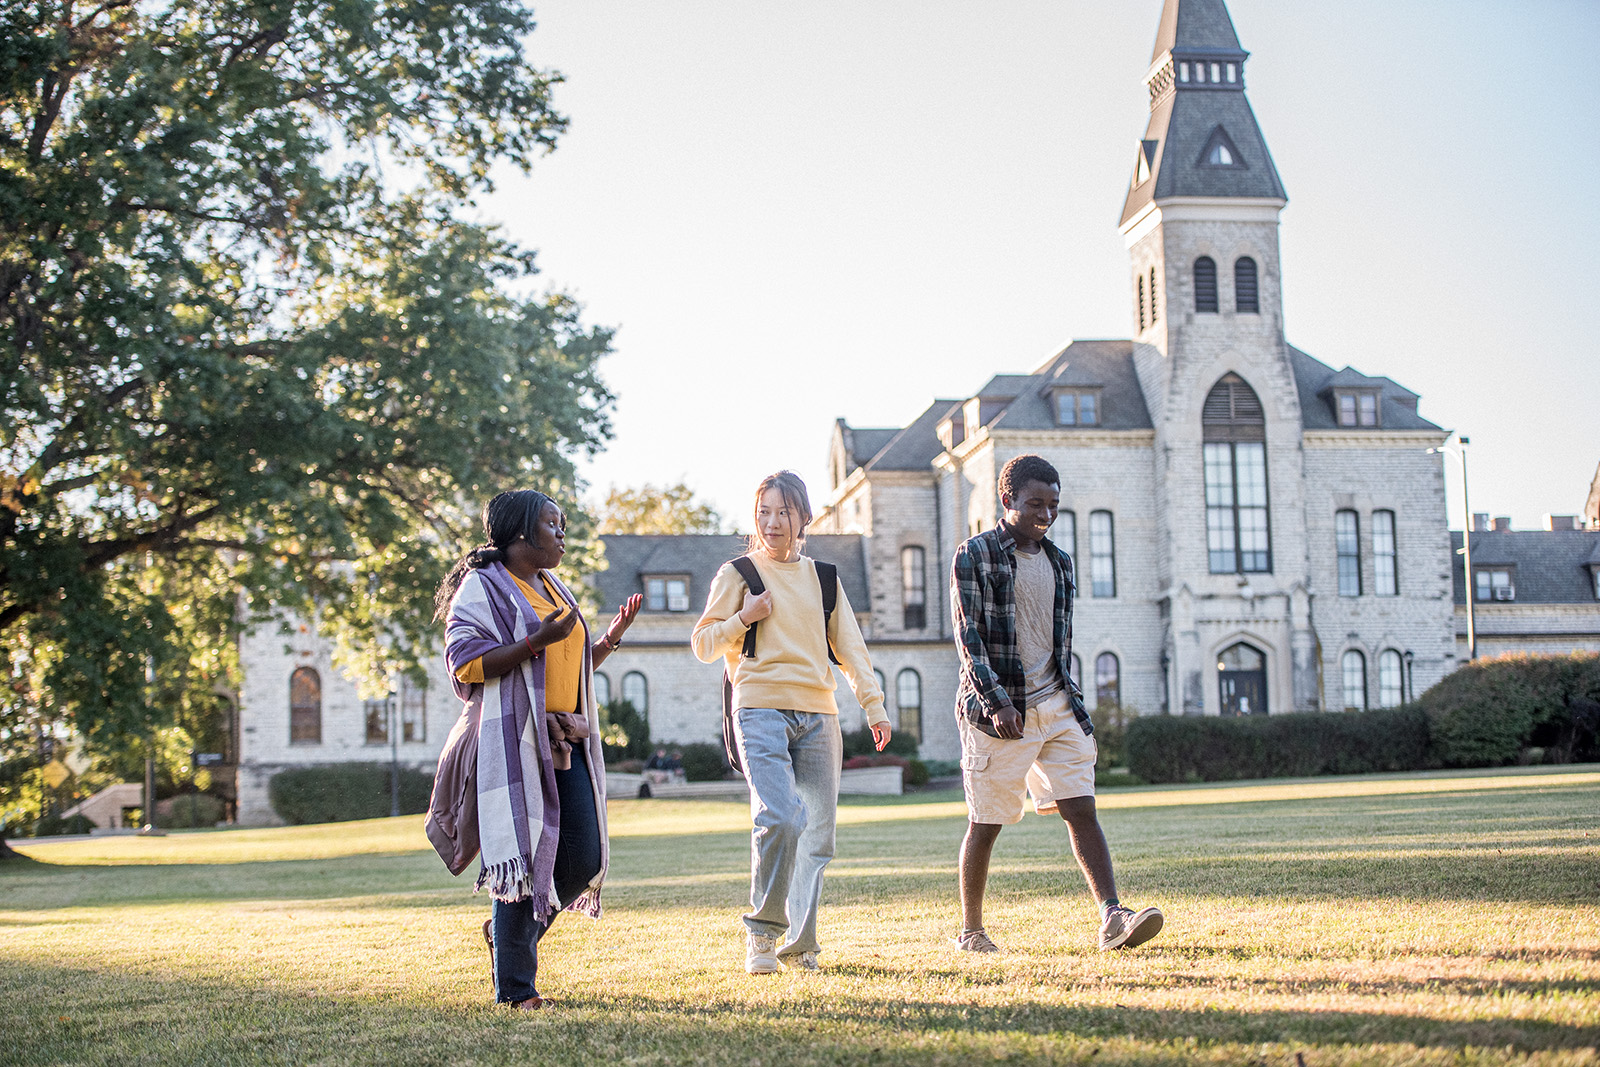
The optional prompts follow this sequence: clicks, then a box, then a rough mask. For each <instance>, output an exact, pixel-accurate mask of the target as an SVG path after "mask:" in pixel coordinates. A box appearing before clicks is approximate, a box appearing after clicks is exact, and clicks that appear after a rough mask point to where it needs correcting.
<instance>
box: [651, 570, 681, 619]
mask: <svg viewBox="0 0 1600 1067" xmlns="http://www.w3.org/2000/svg"><path fill="white" fill-rule="evenodd" d="M644 606H645V610H647V611H688V610H689V579H688V578H687V577H686V576H683V575H670V576H669V575H660V576H651V577H648V578H646V579H645V580H644Z"/></svg>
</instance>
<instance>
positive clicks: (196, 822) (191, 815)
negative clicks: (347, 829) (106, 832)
mask: <svg viewBox="0 0 1600 1067" xmlns="http://www.w3.org/2000/svg"><path fill="white" fill-rule="evenodd" d="M222 811H223V808H222V801H220V800H218V799H217V798H216V797H214V796H211V795H209V794H207V793H185V794H184V795H182V796H176V797H169V798H168V799H166V800H160V801H157V802H156V825H157V826H159V827H161V828H162V829H163V830H188V829H193V828H195V827H204V826H215V825H217V823H219V822H221V821H222ZM384 814H388V809H384Z"/></svg>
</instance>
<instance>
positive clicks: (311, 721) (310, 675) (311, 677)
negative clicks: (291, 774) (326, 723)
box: [289, 667, 322, 745]
mask: <svg viewBox="0 0 1600 1067" xmlns="http://www.w3.org/2000/svg"><path fill="white" fill-rule="evenodd" d="M289 743H290V744H291V745H320V744H322V678H321V676H320V675H318V674H317V672H316V671H314V670H312V669H311V668H310V667H296V668H295V670H294V673H293V674H291V675H289Z"/></svg>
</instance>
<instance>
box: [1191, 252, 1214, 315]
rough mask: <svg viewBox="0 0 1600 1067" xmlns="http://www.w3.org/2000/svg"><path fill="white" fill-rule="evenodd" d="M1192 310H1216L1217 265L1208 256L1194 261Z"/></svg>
mask: <svg viewBox="0 0 1600 1067" xmlns="http://www.w3.org/2000/svg"><path fill="white" fill-rule="evenodd" d="M1194 309H1195V310H1196V311H1211V312H1215V311H1216V310H1217V264H1216V261H1215V260H1213V259H1212V258H1211V257H1210V256H1201V257H1200V258H1199V259H1197V260H1195V261H1194Z"/></svg>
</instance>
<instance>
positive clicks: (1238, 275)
mask: <svg viewBox="0 0 1600 1067" xmlns="http://www.w3.org/2000/svg"><path fill="white" fill-rule="evenodd" d="M1233 306H1234V308H1235V309H1236V310H1238V311H1246V312H1251V313H1254V314H1259V313H1260V312H1261V299H1260V296H1259V294H1258V293H1257V291H1256V261H1255V260H1253V259H1251V258H1250V257H1249V256H1240V257H1239V258H1238V259H1236V260H1234V261H1233Z"/></svg>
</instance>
